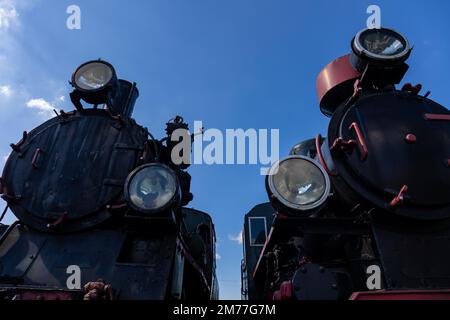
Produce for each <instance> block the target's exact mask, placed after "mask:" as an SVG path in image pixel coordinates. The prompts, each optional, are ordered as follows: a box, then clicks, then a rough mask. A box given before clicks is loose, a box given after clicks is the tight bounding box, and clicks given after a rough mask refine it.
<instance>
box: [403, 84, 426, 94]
mask: <svg viewBox="0 0 450 320" xmlns="http://www.w3.org/2000/svg"><path fill="white" fill-rule="evenodd" d="M420 90H422V85H421V84H420V83H419V84H416V85H415V86H413V85H412V84H411V83H405V84H404V85H403V87H402V91H407V92H411V93H412V94H414V95H417V94H419V92H420Z"/></svg>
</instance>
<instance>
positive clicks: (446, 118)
mask: <svg viewBox="0 0 450 320" xmlns="http://www.w3.org/2000/svg"><path fill="white" fill-rule="evenodd" d="M425 120H442V121H450V114H432V113H426V114H425Z"/></svg>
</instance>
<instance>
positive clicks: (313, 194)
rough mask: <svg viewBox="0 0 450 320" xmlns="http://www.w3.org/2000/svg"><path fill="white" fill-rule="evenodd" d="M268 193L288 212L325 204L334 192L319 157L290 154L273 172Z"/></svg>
mask: <svg viewBox="0 0 450 320" xmlns="http://www.w3.org/2000/svg"><path fill="white" fill-rule="evenodd" d="M266 187H267V192H268V193H269V198H270V199H271V200H272V202H273V203H272V204H273V205H274V206H275V207H276V206H277V205H281V206H282V207H284V208H285V209H287V210H288V211H292V210H296V211H310V210H313V209H316V208H318V207H320V206H321V205H322V204H324V203H325V201H326V200H327V198H328V196H329V194H330V180H329V177H328V175H327V173H326V172H325V170H324V169H323V168H322V166H321V165H320V164H319V163H317V162H316V161H315V160H313V159H311V158H308V157H304V156H298V155H296V156H290V157H288V158H286V159H283V160H280V161H279V162H278V163H276V164H275V165H274V166H273V167H272V168H271V169H270V171H269V175H268V176H267V180H266Z"/></svg>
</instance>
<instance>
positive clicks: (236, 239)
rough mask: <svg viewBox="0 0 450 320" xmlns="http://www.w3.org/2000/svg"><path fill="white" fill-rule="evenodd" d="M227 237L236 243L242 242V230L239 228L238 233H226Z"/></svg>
mask: <svg viewBox="0 0 450 320" xmlns="http://www.w3.org/2000/svg"><path fill="white" fill-rule="evenodd" d="M228 239H230V240H231V241H234V242H236V243H238V244H242V242H243V240H242V230H241V232H239V234H238V235H231V234H229V235H228Z"/></svg>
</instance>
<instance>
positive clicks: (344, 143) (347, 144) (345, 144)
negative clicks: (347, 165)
mask: <svg viewBox="0 0 450 320" xmlns="http://www.w3.org/2000/svg"><path fill="white" fill-rule="evenodd" d="M356 144H357V142H356V140H344V138H342V137H339V138H337V139H336V140H334V142H333V144H332V146H331V148H330V151H332V152H333V151H337V150H351V149H353V148H354V147H355V146H356Z"/></svg>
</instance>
